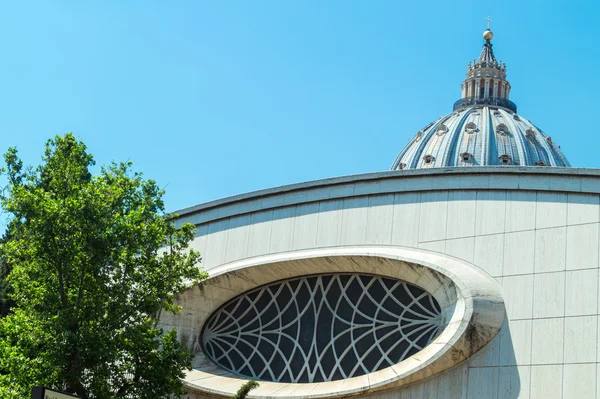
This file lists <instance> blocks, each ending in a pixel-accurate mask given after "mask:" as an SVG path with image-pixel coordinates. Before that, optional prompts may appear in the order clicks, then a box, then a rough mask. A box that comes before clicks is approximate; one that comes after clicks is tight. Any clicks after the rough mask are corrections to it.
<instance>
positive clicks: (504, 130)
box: [496, 123, 508, 136]
mask: <svg viewBox="0 0 600 399" xmlns="http://www.w3.org/2000/svg"><path fill="white" fill-rule="evenodd" d="M496 133H498V134H500V135H502V136H506V135H508V127H506V125H505V124H504V123H501V124H499V125H498V126H496Z"/></svg>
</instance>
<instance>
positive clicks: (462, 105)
mask: <svg viewBox="0 0 600 399" xmlns="http://www.w3.org/2000/svg"><path fill="white" fill-rule="evenodd" d="M478 105H479V106H481V105H491V106H494V107H502V108H506V109H508V110H509V111H512V112H515V113H516V112H517V104H515V103H514V102H512V101H510V100H509V99H506V98H502V97H488V98H479V97H466V98H461V99H460V100H458V101H456V102H455V103H454V106H453V107H452V110H453V111H461V110H463V109H466V108H470V107H473V106H478Z"/></svg>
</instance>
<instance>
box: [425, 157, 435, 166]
mask: <svg viewBox="0 0 600 399" xmlns="http://www.w3.org/2000/svg"><path fill="white" fill-rule="evenodd" d="M433 161H435V158H434V157H433V155H425V156H424V157H423V163H424V164H427V165H429V164H432V163H433Z"/></svg>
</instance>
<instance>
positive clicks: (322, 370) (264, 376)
mask: <svg viewBox="0 0 600 399" xmlns="http://www.w3.org/2000/svg"><path fill="white" fill-rule="evenodd" d="M440 328H441V309H440V306H439V304H438V302H437V301H436V300H435V298H434V297H433V296H432V295H430V294H429V293H427V292H426V291H424V290H423V289H421V288H419V287H417V286H414V285H412V284H409V283H407V282H404V281H400V280H395V279H391V278H386V277H381V276H374V275H365V274H342V273H339V274H328V275H317V276H307V277H297V278H293V279H289V280H285V281H280V282H276V283H273V284H269V285H266V286H263V287H259V288H257V289H254V290H252V291H249V292H247V293H245V294H242V295H241V296H238V297H236V298H234V299H232V300H230V301H229V302H227V303H226V304H225V305H224V306H223V307H221V308H220V309H219V310H217V311H216V312H215V313H213V314H212V315H211V316H210V317H209V318H208V320H207V321H206V324H205V326H204V328H203V330H202V333H201V334H202V348H203V351H204V353H205V354H206V356H208V357H209V358H210V359H211V360H212V361H213V362H214V363H216V364H217V365H219V366H220V367H222V368H224V369H226V370H229V371H231V372H233V373H235V374H239V375H242V376H246V377H250V378H255V379H259V380H267V381H278V382H322V381H334V380H341V379H345V378H350V377H356V376H360V375H364V374H368V373H372V372H374V371H377V370H381V369H383V368H385V367H389V366H391V365H394V364H396V363H398V362H400V361H402V360H404V359H406V358H408V357H410V356H412V355H414V354H415V353H417V352H418V351H420V350H421V349H423V348H424V347H425V346H427V345H428V344H429V343H430V342H431V341H432V340H433V339H434V338H435V337H436V336H437V334H438V333H439V330H440Z"/></svg>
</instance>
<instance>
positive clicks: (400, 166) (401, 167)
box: [398, 163, 406, 170]
mask: <svg viewBox="0 0 600 399" xmlns="http://www.w3.org/2000/svg"><path fill="white" fill-rule="evenodd" d="M404 168H406V164H405V163H400V164H399V165H398V170H402V169H404Z"/></svg>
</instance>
